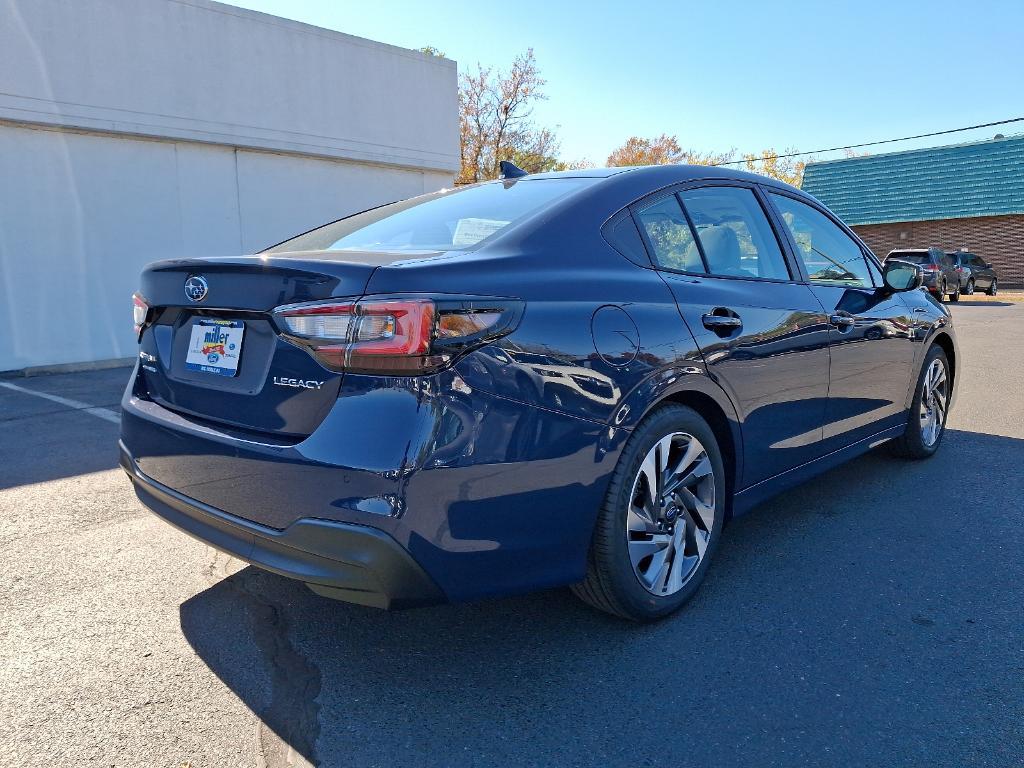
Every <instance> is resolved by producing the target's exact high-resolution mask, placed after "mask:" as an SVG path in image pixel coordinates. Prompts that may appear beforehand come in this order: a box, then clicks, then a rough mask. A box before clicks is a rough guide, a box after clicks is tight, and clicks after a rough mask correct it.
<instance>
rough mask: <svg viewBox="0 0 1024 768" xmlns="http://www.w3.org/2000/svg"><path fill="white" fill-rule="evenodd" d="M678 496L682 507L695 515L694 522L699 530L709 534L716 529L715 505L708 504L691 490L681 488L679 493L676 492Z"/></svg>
mask: <svg viewBox="0 0 1024 768" xmlns="http://www.w3.org/2000/svg"><path fill="white" fill-rule="evenodd" d="M676 496H677V498H678V499H679V504H680V506H682V507H683V508H684V509H685V510H686V511H687V512H689V513H691V514H693V515H695V517H694V518H693V521H694V523H695V524H696V525H697V527H698V528H700V529H701V530H703V531H708V532H710V531H711V529H712V528H714V526H715V507H714V504H706V503H705V502H704V501H702V500H701V499H699V498H698V497H697V495H696V494H695V493H694V492H693V491H691V490H690V489H689V488H680V489H679V491H677V492H676Z"/></svg>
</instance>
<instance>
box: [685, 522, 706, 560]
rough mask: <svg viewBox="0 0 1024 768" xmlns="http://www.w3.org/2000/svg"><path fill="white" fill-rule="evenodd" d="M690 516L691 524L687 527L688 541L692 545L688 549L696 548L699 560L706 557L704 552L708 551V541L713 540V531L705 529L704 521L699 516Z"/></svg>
mask: <svg viewBox="0 0 1024 768" xmlns="http://www.w3.org/2000/svg"><path fill="white" fill-rule="evenodd" d="M689 517H690V526H689V527H688V528H687V534H688V541H687V543H688V544H689V545H690V546H688V547H687V549H690V550H691V551H692V550H696V552H697V560H698V561H699V560H700V559H701V558H702V557H704V553H705V552H706V551H707V548H708V542H709V541H711V531H710V530H704V529H703V528H702V525H703V522H702V521H699V520H698V518H697V517H695V516H693V515H692V514H691V515H689Z"/></svg>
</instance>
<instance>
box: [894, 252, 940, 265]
mask: <svg viewBox="0 0 1024 768" xmlns="http://www.w3.org/2000/svg"><path fill="white" fill-rule="evenodd" d="M890 259H899V260H900V261H909V262H910V263H911V264H927V263H929V262H930V261H931V260H932V257H931V256H929V255H928V254H927V253H890V254H889V255H888V256H886V257H885V260H886V261H889V260H890Z"/></svg>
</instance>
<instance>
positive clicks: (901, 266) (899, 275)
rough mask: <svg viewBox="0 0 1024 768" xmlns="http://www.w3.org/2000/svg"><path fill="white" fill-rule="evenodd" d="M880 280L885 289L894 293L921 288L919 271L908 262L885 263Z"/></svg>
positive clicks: (894, 260) (897, 260)
mask: <svg viewBox="0 0 1024 768" xmlns="http://www.w3.org/2000/svg"><path fill="white" fill-rule="evenodd" d="M882 280H884V281H885V287H886V288H888V289H889V290H890V291H893V292H894V293H900V292H902V291H912V290H914V289H915V288H920V287H921V282H922V281H921V270H920V269H918V268H917V265H915V264H911V263H910V262H909V261H900V260H899V259H893V260H892V261H887V262H885V266H884V267H883V268H882Z"/></svg>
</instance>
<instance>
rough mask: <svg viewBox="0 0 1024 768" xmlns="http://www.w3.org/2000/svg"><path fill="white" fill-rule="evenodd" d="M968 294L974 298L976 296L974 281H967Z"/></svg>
mask: <svg viewBox="0 0 1024 768" xmlns="http://www.w3.org/2000/svg"><path fill="white" fill-rule="evenodd" d="M966 293H967V295H968V296H973V295H974V281H973V280H968V281H967V291H966Z"/></svg>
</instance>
